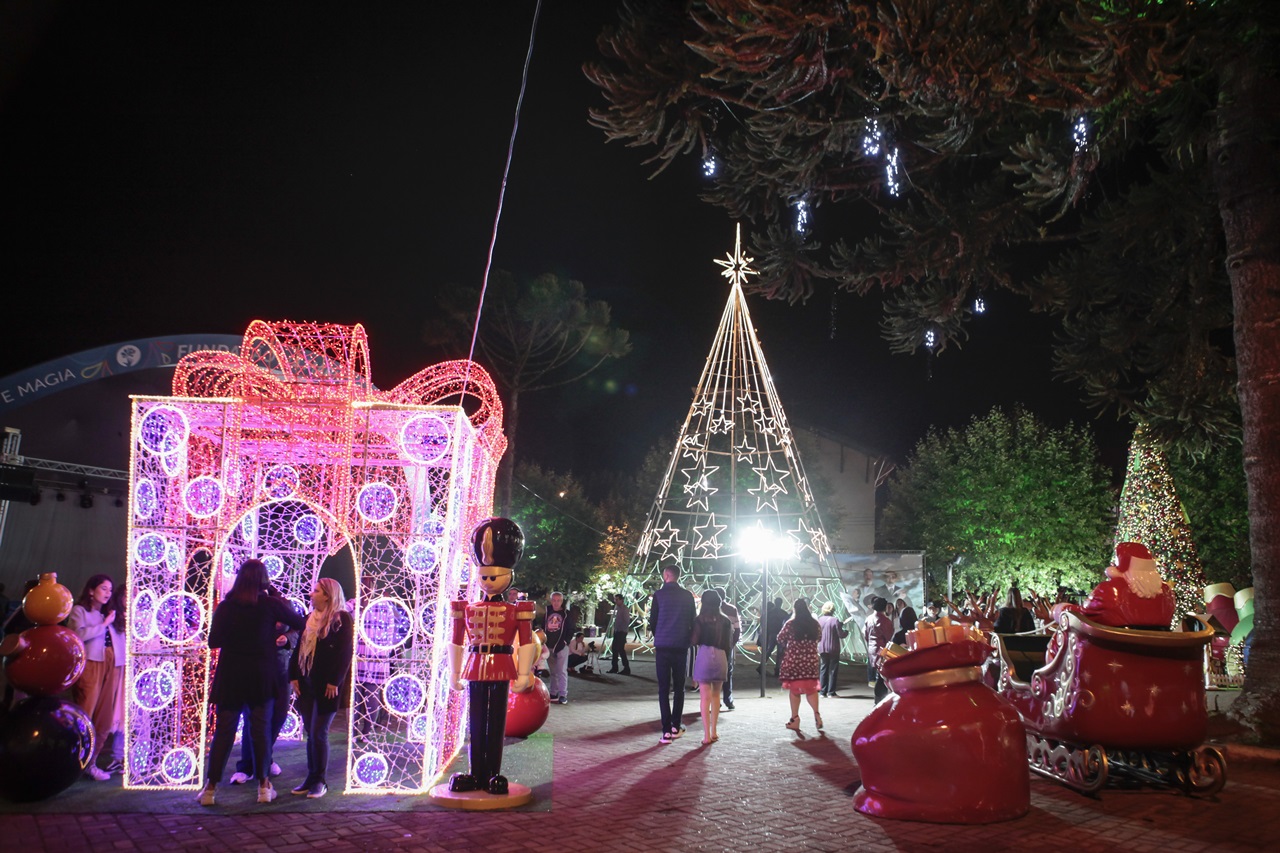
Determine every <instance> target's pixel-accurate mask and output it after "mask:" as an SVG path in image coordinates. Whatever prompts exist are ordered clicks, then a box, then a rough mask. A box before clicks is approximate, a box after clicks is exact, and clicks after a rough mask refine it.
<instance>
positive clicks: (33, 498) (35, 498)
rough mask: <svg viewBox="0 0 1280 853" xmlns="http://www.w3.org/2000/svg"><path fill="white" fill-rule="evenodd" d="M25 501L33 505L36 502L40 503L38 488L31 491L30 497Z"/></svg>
mask: <svg viewBox="0 0 1280 853" xmlns="http://www.w3.org/2000/svg"><path fill="white" fill-rule="evenodd" d="M27 501H29V502H30V504H31V505H32V506H35V505H37V504H38V503H40V490H39V489H36V490H35V491H34V492H32V493H31V497H29V498H27Z"/></svg>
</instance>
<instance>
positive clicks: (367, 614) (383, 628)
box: [360, 597, 413, 651]
mask: <svg viewBox="0 0 1280 853" xmlns="http://www.w3.org/2000/svg"><path fill="white" fill-rule="evenodd" d="M360 633H361V634H362V635H363V636H364V640H365V642H366V643H368V644H369V645H371V646H373V647H374V648H375V649H379V650H380V651H390V650H391V649H394V648H397V647H399V646H402V645H404V644H405V642H406V641H407V640H408V639H409V637H410V636H412V634H413V614H411V613H410V612H409V608H408V607H407V606H405V603H404V602H403V601H401V600H400V599H398V598H385V597H384V598H377V599H374V600H373V601H371V602H369V605H368V606H367V607H365V609H364V611H363V612H362V613H361V614H360Z"/></svg>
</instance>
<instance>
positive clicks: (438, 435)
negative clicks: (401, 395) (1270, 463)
mask: <svg viewBox="0 0 1280 853" xmlns="http://www.w3.org/2000/svg"><path fill="white" fill-rule="evenodd" d="M400 450H401V451H402V452H403V453H404V455H405V456H407V457H409V458H410V459H412V460H413V461H414V462H418V463H420V464H424V465H429V464H431V463H433V462H439V461H440V460H441V459H443V458H444V457H445V455H446V454H447V453H448V452H449V423H448V422H447V421H446V420H445V419H444V418H442V417H440V416H439V415H418V416H417V417H415V418H411V419H409V420H408V421H407V422H406V423H405V425H404V426H403V427H402V428H401V429H400Z"/></svg>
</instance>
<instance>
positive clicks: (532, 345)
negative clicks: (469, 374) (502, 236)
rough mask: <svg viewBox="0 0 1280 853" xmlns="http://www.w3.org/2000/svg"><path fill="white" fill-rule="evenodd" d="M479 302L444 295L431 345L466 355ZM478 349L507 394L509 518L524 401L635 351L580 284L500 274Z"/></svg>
mask: <svg viewBox="0 0 1280 853" xmlns="http://www.w3.org/2000/svg"><path fill="white" fill-rule="evenodd" d="M479 297H480V294H479V291H478V290H477V289H475V288H472V287H466V286H461V285H454V286H452V287H449V288H446V289H445V290H444V291H443V292H442V293H441V295H440V299H439V303H438V308H437V310H436V311H435V312H434V313H433V314H432V316H431V317H430V318H429V319H428V320H427V323H426V331H425V337H426V339H427V341H428V342H429V343H434V344H443V345H444V346H445V347H446V348H447V349H448V350H449V351H450V352H452V353H454V354H455V355H465V354H466V352H467V348H468V346H469V344H470V342H471V330H472V329H473V328H474V327H475V318H476V308H477V305H478V302H479ZM476 349H477V352H478V356H477V359H478V360H479V361H481V362H482V363H483V364H484V366H485V367H486V368H487V369H488V371H489V372H490V373H491V374H492V375H493V378H494V379H495V380H496V381H497V383H498V385H499V387H500V388H501V389H502V390H503V392H504V393H503V395H502V399H503V404H504V406H505V409H506V422H507V455H506V458H505V459H504V460H503V463H502V467H501V470H500V472H499V484H498V493H499V497H500V499H501V504H502V508H503V512H509V511H510V507H511V499H512V486H511V476H512V470H513V466H514V465H515V464H516V460H517V459H518V457H517V455H516V450H517V444H516V439H517V437H518V435H517V431H518V428H519V424H520V396H521V395H522V394H527V393H530V392H533V391H543V390H546V389H548V388H556V387H558V386H561V385H568V384H570V383H572V382H577V381H578V380H579V379H581V378H583V377H584V376H586V375H587V374H589V373H591V372H592V371H594V370H595V369H596V368H598V367H600V365H602V364H604V363H605V362H606V361H608V360H609V359H611V358H621V357H622V356H624V355H626V354H627V353H629V352H630V351H631V341H630V335H629V334H628V332H627V331H626V330H624V329H619V328H615V327H614V326H613V322H612V319H611V317H610V309H609V303H607V302H604V301H602V300H591V299H588V298H587V295H586V287H585V286H584V285H583V284H582V282H580V281H575V280H573V279H566V278H562V277H561V276H558V275H556V274H555V273H543V274H542V275H540V276H537V277H536V278H532V279H528V280H525V281H518V280H517V279H516V277H515V276H513V275H512V274H511V273H508V272H505V271H503V270H495V271H494V273H493V275H492V276H491V277H490V279H489V287H488V291H487V292H486V294H485V304H484V308H483V311H482V313H481V315H480V331H479V334H478V335H477V337H476Z"/></svg>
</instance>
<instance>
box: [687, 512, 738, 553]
mask: <svg viewBox="0 0 1280 853" xmlns="http://www.w3.org/2000/svg"><path fill="white" fill-rule="evenodd" d="M728 529H729V525H727V524H716V515H715V513H712V514H711V515H709V516H707V521H706V523H705V524H699V525H697V526H696V527H694V528H693V532H694V534H696V535H697V537H698V542H697V544H696V545H694V546H693V547H694V550H695V551H697V552H698V553H699V555H700V556H703V557H719V556H720V549H721V548H723V547H724V543H722V542H721V541H720V534H721V533H724V532H725V531H726V530H728Z"/></svg>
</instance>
